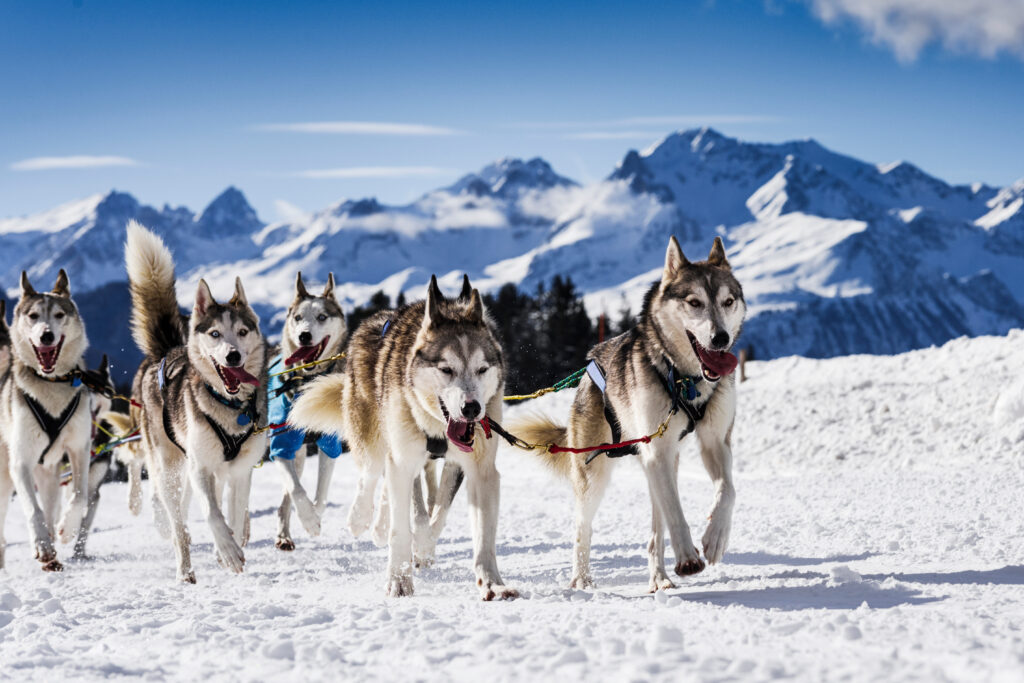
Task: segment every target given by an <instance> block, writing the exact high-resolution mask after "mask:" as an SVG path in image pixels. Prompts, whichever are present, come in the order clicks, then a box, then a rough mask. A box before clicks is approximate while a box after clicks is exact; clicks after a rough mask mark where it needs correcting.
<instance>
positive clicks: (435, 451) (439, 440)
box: [427, 434, 448, 460]
mask: <svg viewBox="0 0 1024 683" xmlns="http://www.w3.org/2000/svg"><path fill="white" fill-rule="evenodd" d="M447 452H448V439H447V438H445V437H443V436H441V437H438V436H430V435H429V434H427V453H429V454H430V459H431V460H437V459H438V458H443V457H444V454H445V453H447Z"/></svg>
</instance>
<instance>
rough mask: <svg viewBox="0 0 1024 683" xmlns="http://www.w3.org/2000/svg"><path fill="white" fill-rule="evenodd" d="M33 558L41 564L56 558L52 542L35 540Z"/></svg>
mask: <svg viewBox="0 0 1024 683" xmlns="http://www.w3.org/2000/svg"><path fill="white" fill-rule="evenodd" d="M35 558H36V559H37V560H39V561H40V562H42V563H43V564H46V563H47V562H50V561H52V560H56V559H57V551H56V550H55V549H54V547H53V544H52V542H46V541H36V544H35Z"/></svg>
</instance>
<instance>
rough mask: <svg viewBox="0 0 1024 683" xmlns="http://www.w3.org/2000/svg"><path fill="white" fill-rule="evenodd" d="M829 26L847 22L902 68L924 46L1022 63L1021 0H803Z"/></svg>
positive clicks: (1023, 22)
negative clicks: (1014, 58) (1015, 59)
mask: <svg viewBox="0 0 1024 683" xmlns="http://www.w3.org/2000/svg"><path fill="white" fill-rule="evenodd" d="M804 1H805V2H807V3H808V4H810V5H811V7H812V9H813V11H814V13H815V14H816V15H817V16H818V18H819V19H821V20H822V21H823V22H825V23H826V24H828V25H835V24H838V23H841V22H842V21H843V20H847V19H848V20H852V21H853V22H854V23H856V24H857V25H858V26H860V28H861V29H862V30H863V31H865V32H866V33H867V34H868V36H869V37H870V38H871V40H872V41H874V42H875V43H878V44H881V45H885V46H887V47H889V48H890V49H891V50H892V51H893V52H894V53H895V54H896V57H897V58H898V59H899V60H901V61H904V62H910V61H913V60H914V59H916V58H917V56H918V55H919V54H920V52H921V50H922V49H923V48H924V47H925V45H928V44H929V43H933V42H938V43H941V44H942V46H943V47H945V48H946V49H947V50H951V51H954V52H967V53H972V54H977V55H981V56H982V57H990V58H991V57H995V56H997V55H999V54H1000V53H1003V52H1006V53H1010V54H1014V55H1016V56H1018V57H1020V58H1021V59H1024V2H1021V0H804Z"/></svg>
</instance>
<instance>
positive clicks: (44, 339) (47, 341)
mask: <svg viewBox="0 0 1024 683" xmlns="http://www.w3.org/2000/svg"><path fill="white" fill-rule="evenodd" d="M39 343H40V344H42V345H43V346H53V332H50V331H49V330H47V331H46V332H43V333H42V334H41V335H40V336H39Z"/></svg>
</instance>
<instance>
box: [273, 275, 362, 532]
mask: <svg viewBox="0 0 1024 683" xmlns="http://www.w3.org/2000/svg"><path fill="white" fill-rule="evenodd" d="M347 338H348V327H347V326H346V323H345V314H344V313H343V312H342V310H341V304H339V303H338V300H337V299H336V298H335V296H334V274H333V273H330V274H329V275H328V276H327V284H326V285H325V286H324V289H323V293H321V294H320V295H314V294H310V293H309V291H308V290H307V289H306V284H305V283H304V282H303V280H302V273H299V274H298V275H297V276H296V278H295V298H294V299H293V300H292V303H291V305H289V306H288V313H287V318H286V320H285V323H284V330H283V331H282V335H281V356H280V362H276V363H275V365H274V367H273V369H274V370H275V371H277V372H280V371H283V370H287V369H289V368H292V367H296V368H300V367H301V366H303V365H306V364H308V363H313V362H316V361H318V360H321V359H326V358H331V357H333V356H336V355H337V354H338V352H340V351H341V349H342V347H343V346H344V345H345V341H346V339H347ZM344 368H345V364H344V360H343V359H338V360H335V361H332V362H330V363H322V364H320V365H314V366H313V367H310V368H304V369H297V370H295V371H294V372H291V373H289V374H287V375H284V376H283V377H281V379H280V380H277V378H275V381H273V382H272V384H271V387H270V399H269V401H270V421H271V422H275V423H277V422H287V421H288V414H289V412H290V408H291V406H292V405H293V404H294V402H295V399H296V397H297V396H298V395H299V394H300V393H301V392H302V389H303V388H304V387H306V386H307V385H308V384H309V383H310V382H311V381H312V380H314V379H317V378H318V377H323V376H325V375H328V374H330V373H337V372H342V371H343V370H344ZM317 451H319V452H320V458H319V467H318V470H319V471H318V473H317V474H318V477H317V485H316V500H315V501H311V500H310V498H309V494H308V493H306V489H305V488H303V486H302V482H301V478H302V470H303V468H304V467H305V462H306V456H307V455H313V454H314V453H316V452H317ZM340 453H341V444H340V442H339V440H338V438H337V437H336V436H324V435H320V434H316V433H312V434H306V433H303V432H300V431H291V430H289V431H285V432H282V433H279V434H275V435H274V436H273V437H271V440H270V455H271V458H272V459H273V460H274V462H275V463H276V464H277V466H278V468H279V470H280V472H281V478H282V484H283V486H284V500H282V501H281V507H280V508H278V511H277V539H276V540H275V546H276V547H277V548H279V549H280V550H294V549H295V542H294V541H293V540H292V536H291V528H290V527H291V516H292V504H293V503H294V504H295V510H296V512H297V513H298V515H299V520H300V521H301V522H302V526H303V527H304V528H305V529H306V531H307V532H308V533H309V534H310V535H312V536H316V535H317V534H319V533H320V517H321V516H322V515H323V513H324V510H325V509H326V508H327V492H328V489H329V488H330V485H331V475H332V474H333V473H334V459H335V458H337V457H338V455H340Z"/></svg>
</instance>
